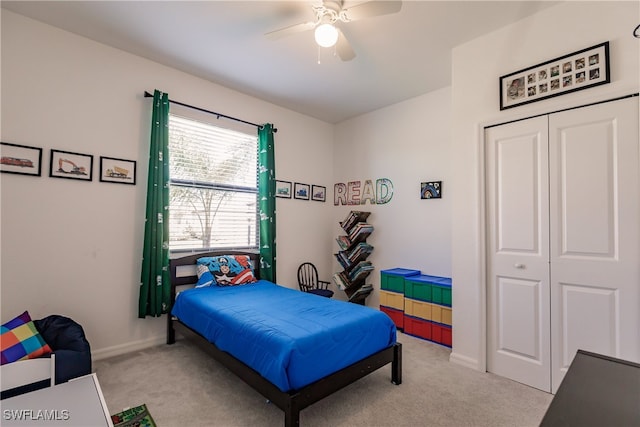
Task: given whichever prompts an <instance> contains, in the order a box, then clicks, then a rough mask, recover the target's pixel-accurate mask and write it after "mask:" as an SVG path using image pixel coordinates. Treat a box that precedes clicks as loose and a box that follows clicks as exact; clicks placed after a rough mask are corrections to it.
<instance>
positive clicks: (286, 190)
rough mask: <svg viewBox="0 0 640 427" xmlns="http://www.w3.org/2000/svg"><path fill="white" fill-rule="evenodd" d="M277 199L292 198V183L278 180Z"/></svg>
mask: <svg viewBox="0 0 640 427" xmlns="http://www.w3.org/2000/svg"><path fill="white" fill-rule="evenodd" d="M276 197H282V198H283V199H290V198H291V181H279V180H277V179H276Z"/></svg>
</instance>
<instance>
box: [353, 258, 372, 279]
mask: <svg viewBox="0 0 640 427" xmlns="http://www.w3.org/2000/svg"><path fill="white" fill-rule="evenodd" d="M371 271H373V265H371V262H370V261H360V262H359V263H357V264H356V265H355V267H353V269H352V270H351V271H350V272H349V280H350V281H351V282H355V281H357V280H361V279H364V278H365V277H367V276H368V275H369V273H371Z"/></svg>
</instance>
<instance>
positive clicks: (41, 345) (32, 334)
mask: <svg viewBox="0 0 640 427" xmlns="http://www.w3.org/2000/svg"><path fill="white" fill-rule="evenodd" d="M1 332H2V336H1V337H0V345H1V346H2V365H4V364H6V363H11V362H16V361H18V360H22V359H33V358H36V357H40V356H43V355H45V354H49V353H51V352H52V351H51V347H49V345H48V344H47V343H46V342H45V340H44V339H43V338H42V336H41V335H40V333H39V332H38V329H36V325H34V324H33V321H32V320H31V316H29V312H28V311H25V312H24V313H22V314H21V315H20V316H18V317H16V318H15V319H12V320H10V321H9V322H7V323H5V324H4V325H2V329H1Z"/></svg>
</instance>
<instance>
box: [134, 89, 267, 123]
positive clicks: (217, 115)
mask: <svg viewBox="0 0 640 427" xmlns="http://www.w3.org/2000/svg"><path fill="white" fill-rule="evenodd" d="M144 97H145V98H153V94H152V93H149V92H147V91H146V90H145V91H144ZM169 102H170V103H172V104H177V105H181V106H183V107H187V108H191V109H193V110H198V111H202V112H203V113H209V114H213V115H214V116H216V117H217V118H218V119H219V118H220V117H224V118H225V119H229V120H235V121H236V122H240V123H244V124H247V125H251V126H255V127H257V128H258V129H262V125H258V124H256V123H251V122H248V121H246V120H242V119H238V118H236V117H231V116H227V115H226V114H220V113H216V112H215V111H210V110H205V109H204V108H200V107H194V106H193V105H189V104H185V103H183V102H179V101H174V100H172V99H170V100H169ZM273 132H274V133H276V132H278V129H276V128H273Z"/></svg>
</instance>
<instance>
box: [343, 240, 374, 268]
mask: <svg viewBox="0 0 640 427" xmlns="http://www.w3.org/2000/svg"><path fill="white" fill-rule="evenodd" d="M372 251H373V246H371V245H370V244H368V243H366V242H360V243H358V244H357V245H355V246H354V247H353V249H351V250H350V251H349V252H348V253H347V258H349V261H351V262H352V263H353V262H357V261H358V260H360V259H361V257H362V256H368V255H369V254H370V253H371V252H372Z"/></svg>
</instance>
